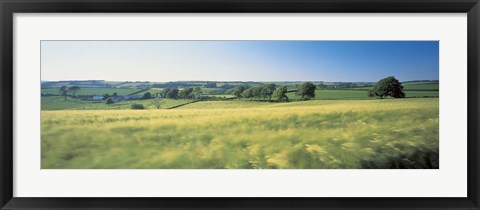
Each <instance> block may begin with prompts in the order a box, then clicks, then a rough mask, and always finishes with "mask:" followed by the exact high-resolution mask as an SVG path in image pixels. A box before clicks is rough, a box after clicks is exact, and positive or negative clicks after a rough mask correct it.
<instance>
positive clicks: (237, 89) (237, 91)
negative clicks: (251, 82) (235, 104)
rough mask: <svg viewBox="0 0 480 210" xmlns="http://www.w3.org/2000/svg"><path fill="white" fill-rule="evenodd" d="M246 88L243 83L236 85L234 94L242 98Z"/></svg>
mask: <svg viewBox="0 0 480 210" xmlns="http://www.w3.org/2000/svg"><path fill="white" fill-rule="evenodd" d="M244 90H245V86H243V85H239V86H236V87H235V88H234V89H233V95H235V96H236V97H237V98H238V99H240V98H242V93H243V91H244Z"/></svg>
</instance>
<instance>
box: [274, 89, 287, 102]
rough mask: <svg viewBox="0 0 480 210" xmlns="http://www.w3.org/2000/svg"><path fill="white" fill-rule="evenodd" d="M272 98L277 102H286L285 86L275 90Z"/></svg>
mask: <svg viewBox="0 0 480 210" xmlns="http://www.w3.org/2000/svg"><path fill="white" fill-rule="evenodd" d="M273 97H274V98H276V99H277V100H278V101H286V102H288V96H287V86H282V87H279V88H277V89H276V90H275V92H274V93H273Z"/></svg>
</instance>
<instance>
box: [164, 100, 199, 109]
mask: <svg viewBox="0 0 480 210" xmlns="http://www.w3.org/2000/svg"><path fill="white" fill-rule="evenodd" d="M199 101H201V100H195V101H190V102H187V103H184V104H179V105H175V106H171V107H168V108H166V109H176V108H178V107H181V106H185V105H188V104H193V103H196V102H199Z"/></svg>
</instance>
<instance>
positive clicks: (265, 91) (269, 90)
mask: <svg viewBox="0 0 480 210" xmlns="http://www.w3.org/2000/svg"><path fill="white" fill-rule="evenodd" d="M274 91H275V84H272V83H270V84H266V85H264V86H262V90H261V92H260V95H261V96H262V98H263V99H267V98H268V100H272V95H273V92H274Z"/></svg>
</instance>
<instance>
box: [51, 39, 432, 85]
mask: <svg viewBox="0 0 480 210" xmlns="http://www.w3.org/2000/svg"><path fill="white" fill-rule="evenodd" d="M387 76H394V77H396V78H397V79H398V80H400V81H410V80H438V77H439V44H438V41H42V42H41V80H44V81H58V80H107V81H157V82H167V81H192V80H199V81H206V80H209V81H329V82H376V81H378V80H380V79H382V78H384V77H387Z"/></svg>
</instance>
